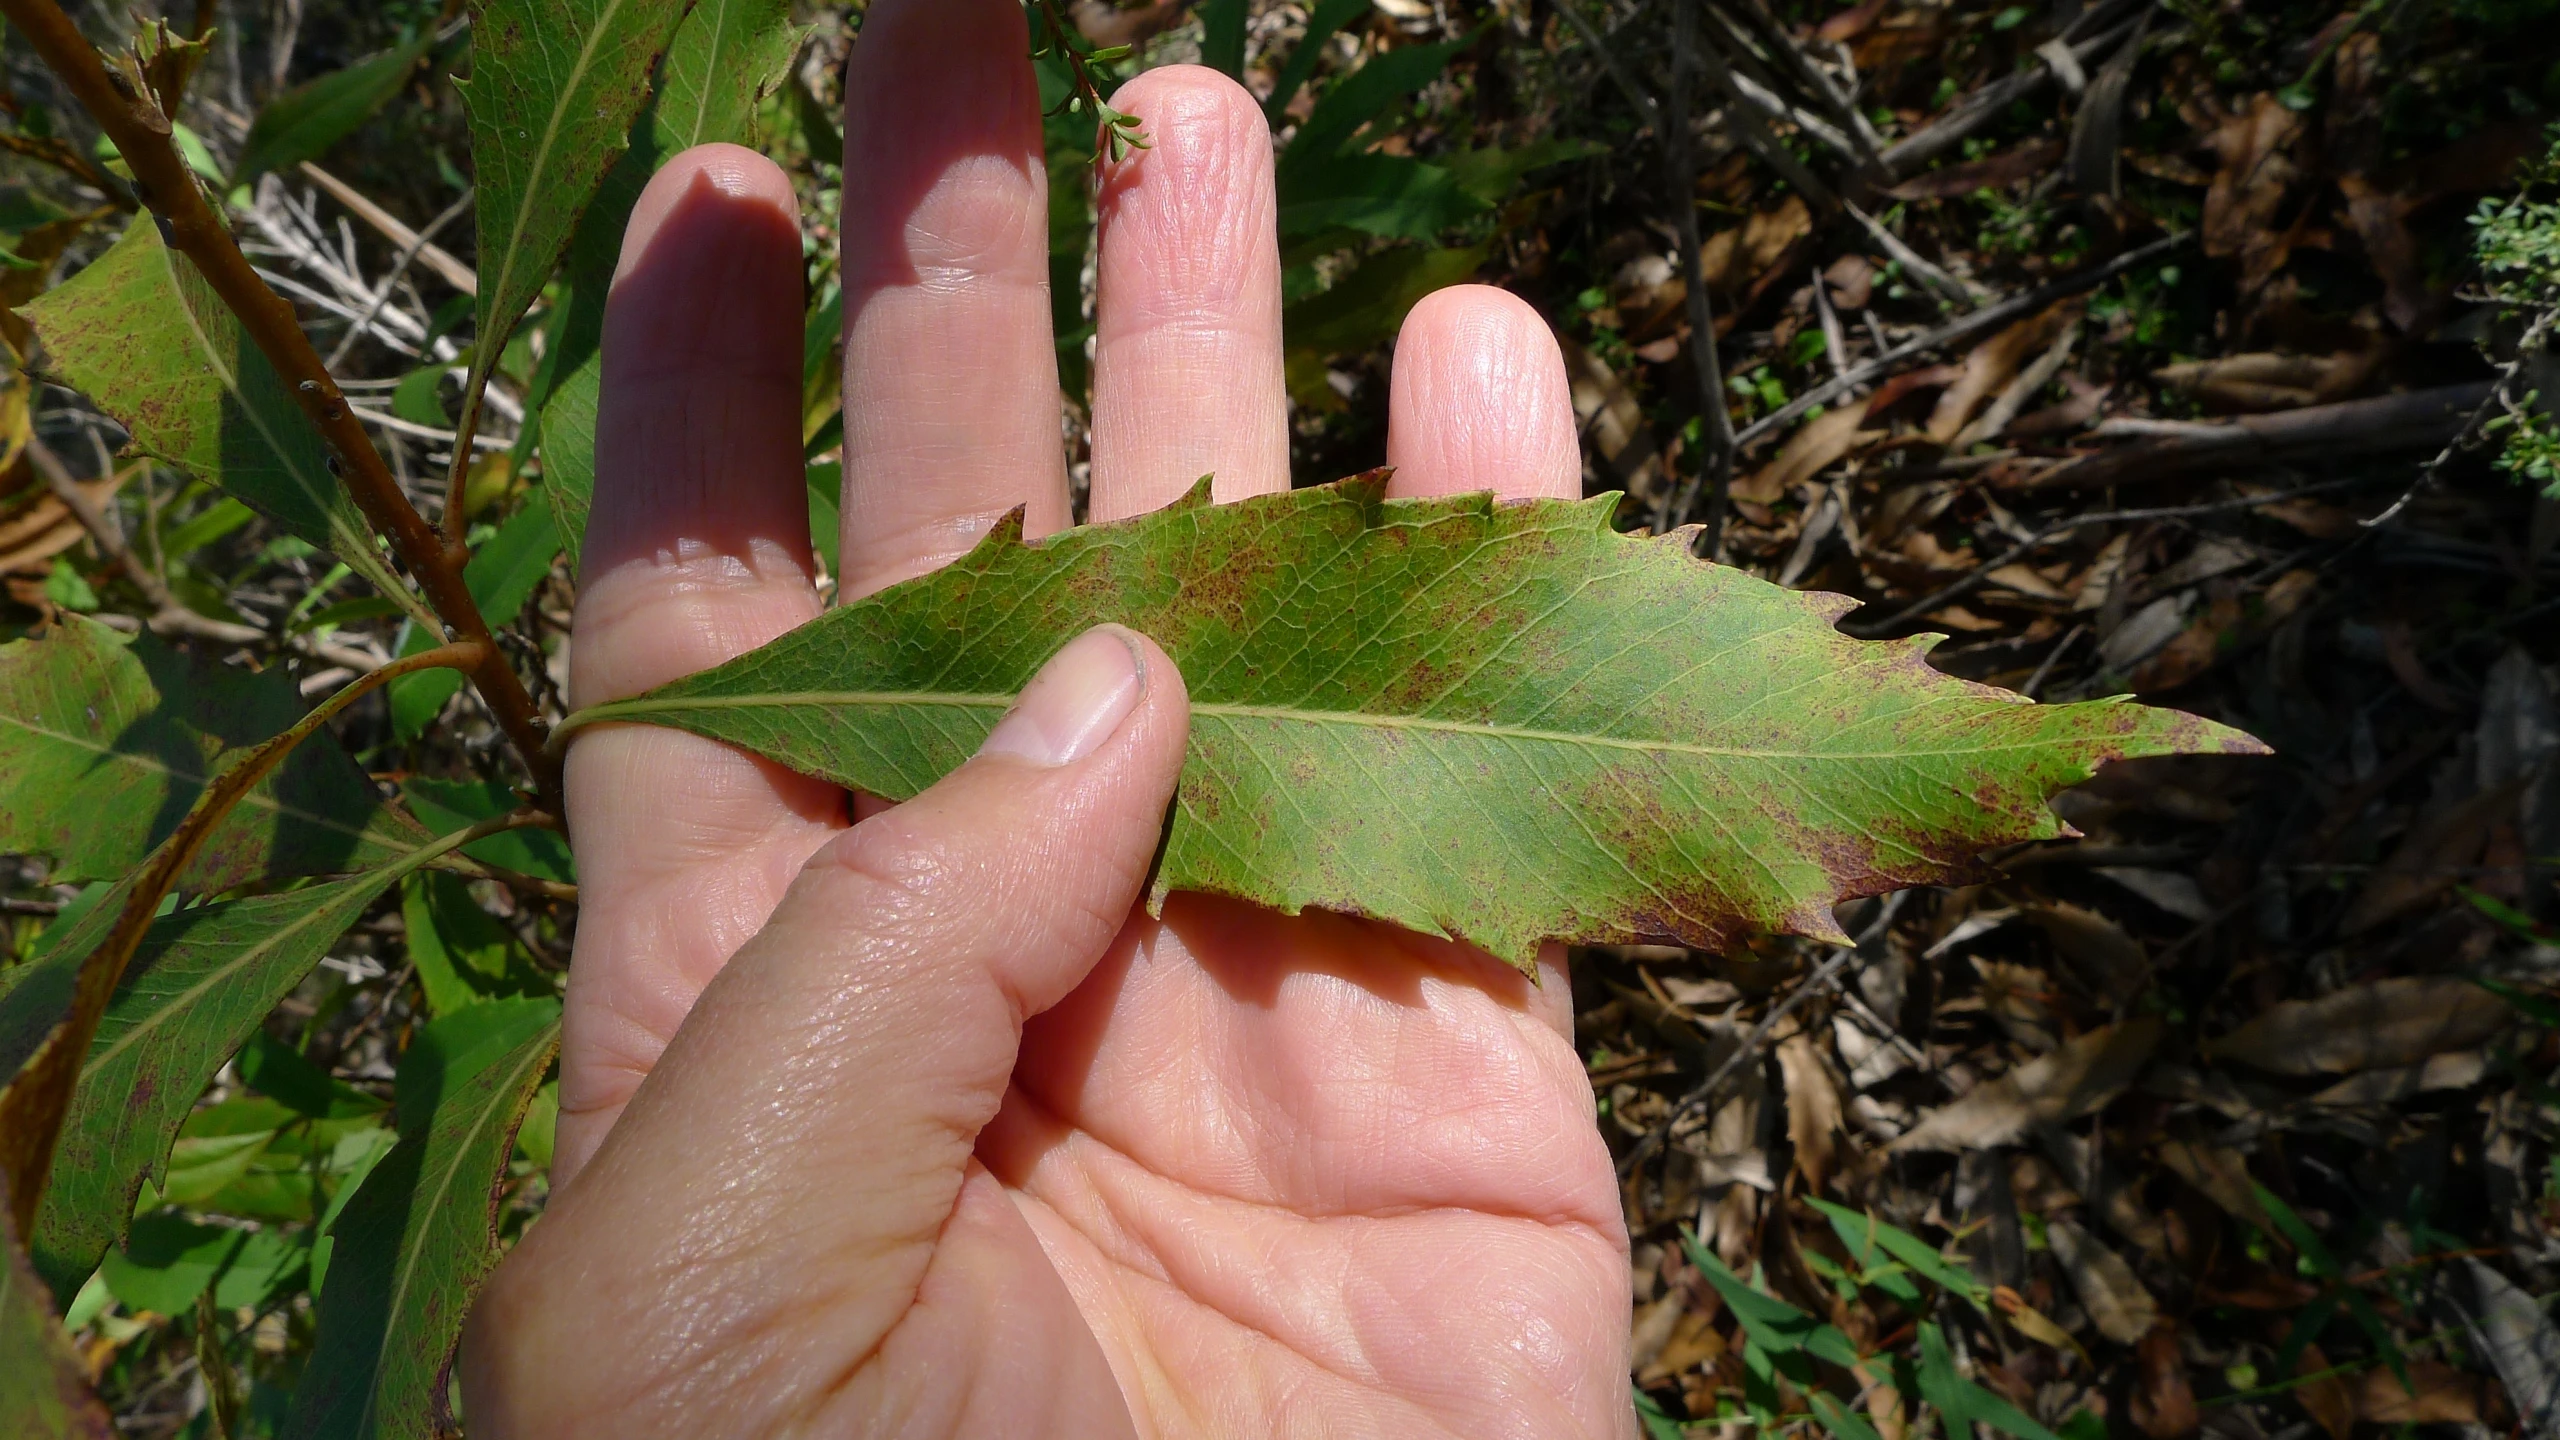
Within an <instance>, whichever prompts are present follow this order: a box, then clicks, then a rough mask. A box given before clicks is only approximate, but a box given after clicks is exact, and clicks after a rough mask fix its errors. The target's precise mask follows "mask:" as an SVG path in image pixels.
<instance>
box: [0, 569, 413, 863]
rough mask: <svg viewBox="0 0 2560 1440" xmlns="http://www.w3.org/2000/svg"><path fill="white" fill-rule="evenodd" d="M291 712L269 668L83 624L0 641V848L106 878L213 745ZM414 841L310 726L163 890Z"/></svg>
mask: <svg viewBox="0 0 2560 1440" xmlns="http://www.w3.org/2000/svg"><path fill="white" fill-rule="evenodd" d="M305 709H306V707H305V706H304V705H303V703H302V699H301V697H300V696H299V695H298V694H297V693H296V692H295V690H294V686H293V683H292V681H291V679H290V678H289V677H287V676H286V675H285V674H284V673H283V672H281V671H275V672H270V673H268V674H264V675H252V674H249V673H247V672H245V671H240V670H235V669H232V668H230V667H229V666H225V665H218V664H213V663H210V662H206V661H202V660H199V659H191V658H190V657H188V656H185V655H181V654H180V653H178V652H177V651H175V650H172V649H170V648H169V647H168V646H166V645H163V644H161V643H160V642H159V641H158V640H156V639H153V638H151V637H149V636H141V637H127V636H125V635H122V634H119V633H117V632H116V631H113V630H110V629H108V628H107V627H106V626H104V625H100V624H96V623H94V622H92V621H88V620H77V619H74V620H65V621H63V622H62V623H60V624H58V625H54V626H51V627H49V628H48V629H47V630H45V632H44V633H43V635H42V636H41V637H40V638H38V639H33V640H19V641H13V642H11V643H9V644H7V645H0V851H14V852H18V853H22V854H33V855H44V856H48V857H50V858H51V859H52V861H53V871H52V878H53V879H55V880H57V881H68V882H72V883H79V882H83V881H89V880H109V879H116V878H119V877H121V876H123V875H125V874H126V873H127V872H129V871H131V870H132V869H133V867H134V866H135V865H136V864H138V863H140V862H141V860H142V858H143V856H145V855H147V854H149V853H150V851H151V849H152V847H153V846H155V845H158V844H159V843H160V842H161V841H162V840H164V839H166V838H167V837H168V835H169V832H170V831H171V830H172V829H174V828H175V827H176V826H177V823H178V821H179V819H180V817H182V816H184V815H185V814H186V812H187V807H188V806H189V805H191V804H193V803H194V801H195V799H196V797H197V795H199V794H201V793H202V792H203V790H204V787H205V782H206V779H207V778H208V777H209V776H211V775H212V774H213V773H214V772H215V771H216V770H217V769H218V768H219V767H220V765H221V764H222V763H223V759H224V756H225V754H226V752H228V751H230V750H233V749H237V748H240V747H245V746H249V745H254V744H257V743H258V742H260V741H263V740H265V739H267V738H268V737H269V736H271V735H274V734H275V733H277V732H278V731H280V730H283V729H285V728H286V727H287V726H289V725H291V724H293V722H294V721H296V720H298V719H300V718H301V717H302V715H303V714H304V712H305ZM426 839H427V834H426V832H425V831H423V830H421V829H419V828H418V826H417V824H416V823H415V822H413V821H411V820H409V819H408V818H407V817H406V816H403V815H401V814H400V813H399V812H397V811H395V810H393V809H391V808H390V807H389V806H387V805H385V804H384V803H383V801H382V799H381V797H380V796H379V795H377V794H376V793H375V791H374V788H373V783H372V782H371V781H370V780H368V779H366V778H365V775H364V772H363V771H361V770H359V769H357V768H356V765H355V762H354V761H352V760H350V759H348V758H347V754H346V752H345V751H344V750H343V749H341V748H339V746H338V743H337V741H336V740H335V739H334V738H333V737H329V736H323V735H315V736H313V737H312V738H311V740H310V741H309V742H308V743H306V744H304V745H303V746H302V747H301V748H300V749H299V750H297V751H296V752H295V753H294V755H293V756H292V757H291V758H290V759H288V760H286V761H285V763H284V764H283V765H282V766H281V767H279V769H278V770H277V772H276V774H275V775H274V777H273V778H271V779H269V780H268V781H267V782H266V783H264V784H262V785H260V786H259V787H258V788H257V789H255V790H253V791H251V792H250V793H249V795H248V797H247V798H245V799H243V800H242V801H241V802H240V804H239V806H238V807H237V808H236V809H234V810H233V811H232V812H231V814H230V815H229V816H228V817H227V818H226V819H224V821H223V822H222V824H221V825H220V826H219V827H218V828H217V829H216V830H215V831H214V833H213V836H212V837H211V838H210V839H209V840H208V841H207V842H206V843H205V847H204V849H203V850H202V852H200V853H199V854H198V855H197V856H196V858H195V860H194V861H193V862H192V863H191V864H189V865H188V867H187V868H186V870H185V872H184V873H183V874H182V875H181V876H180V877H179V881H178V884H179V888H181V889H184V890H188V891H192V892H195V893H198V894H207V893H212V892H216V891H222V890H228V889H230V888H232V887H233V886H236V885H239V884H242V883H244V882H246V881H249V880H255V879H261V878H281V877H286V876H295V875H321V874H332V873H339V872H344V871H349V870H361V869H366V868H369V867H371V866H375V865H380V864H384V863H387V862H388V861H390V860H392V859H394V858H396V857H398V856H400V855H404V854H407V853H408V852H409V851H410V850H412V849H414V848H416V847H417V846H418V845H419V844H420V843H422V842H424V841H425V840H426Z"/></svg>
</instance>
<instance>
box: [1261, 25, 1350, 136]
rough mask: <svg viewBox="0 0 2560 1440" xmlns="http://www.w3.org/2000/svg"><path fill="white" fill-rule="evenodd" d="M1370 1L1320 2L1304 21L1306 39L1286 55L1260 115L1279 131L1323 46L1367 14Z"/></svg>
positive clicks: (1322, 53) (1310, 76) (1322, 51)
mask: <svg viewBox="0 0 2560 1440" xmlns="http://www.w3.org/2000/svg"><path fill="white" fill-rule="evenodd" d="M1370 3H1371V0H1322V3H1321V4H1319V5H1317V6H1316V7H1315V10H1314V12H1313V13H1311V14H1310V15H1308V17H1307V29H1306V34H1305V36H1304V37H1303V38H1302V39H1300V40H1299V41H1298V48H1296V49H1295V50H1292V51H1290V52H1289V59H1288V63H1286V64H1284V65H1282V66H1281V67H1280V74H1279V76H1278V77H1277V78H1276V79H1275V80H1274V81H1273V82H1272V86H1271V94H1270V95H1269V96H1268V97H1266V98H1265V99H1264V100H1263V102H1262V113H1263V114H1264V116H1265V117H1267V118H1268V119H1269V120H1270V122H1271V128H1272V129H1274V130H1277V129H1279V128H1280V127H1281V126H1282V125H1285V124H1287V123H1288V112H1289V102H1290V101H1292V100H1295V99H1297V98H1298V91H1299V90H1300V89H1302V88H1304V87H1305V85H1306V83H1307V81H1308V80H1309V79H1310V78H1312V77H1313V76H1314V75H1315V73H1316V65H1317V64H1318V62H1320V61H1322V60H1323V59H1324V51H1325V42H1327V41H1329V40H1331V39H1332V38H1333V37H1334V36H1335V35H1336V34H1338V33H1340V31H1341V29H1342V27H1343V26H1345V25H1348V24H1350V23H1351V22H1352V21H1354V20H1358V19H1361V18H1362V17H1364V16H1366V15H1367V14H1368V13H1369V7H1370Z"/></svg>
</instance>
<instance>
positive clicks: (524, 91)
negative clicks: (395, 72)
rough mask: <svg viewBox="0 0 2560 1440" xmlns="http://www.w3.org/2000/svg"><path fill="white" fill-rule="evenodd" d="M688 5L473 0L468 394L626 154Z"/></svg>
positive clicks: (468, 95)
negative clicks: (473, 249)
mask: <svg viewBox="0 0 2560 1440" xmlns="http://www.w3.org/2000/svg"><path fill="white" fill-rule="evenodd" d="M686 4H687V0H473V4H472V6H471V76H470V78H469V79H468V80H465V81H462V82H459V83H460V87H461V90H462V99H463V108H464V109H465V110H466V111H467V112H468V113H469V116H470V121H471V159H472V164H473V166H474V168H475V169H476V170H477V172H478V173H477V177H476V179H477V186H478V190H479V202H478V203H479V216H480V251H479V256H480V258H479V269H480V293H479V297H478V309H479V323H480V339H479V343H478V345H477V346H476V347H475V349H474V350H473V352H472V378H471V381H470V383H469V384H468V385H467V386H466V387H465V390H464V394H465V396H466V397H470V396H476V395H477V394H479V392H480V388H481V382H482V380H483V379H484V377H486V376H487V375H488V374H489V372H490V370H491V369H492V368H493V367H494V366H495V364H496V362H497V358H498V354H499V352H500V351H501V350H502V349H503V348H504V346H505V343H506V337H507V335H508V334H509V333H510V332H511V331H513V330H514V329H515V325H516V322H517V321H518V320H521V319H522V318H524V312H525V310H526V309H527V308H528V307H529V306H531V305H532V304H533V301H534V297H536V296H538V295H540V294H541V293H542V287H543V286H544V285H545V284H547V283H548V282H549V281H550V279H551V270H552V267H553V266H554V265H556V264H558V263H559V260H560V255H561V252H562V251H563V250H565V249H567V248H568V244H569V236H570V233H571V232H572V231H573V230H574V229H575V228H576V226H577V223H578V216H579V214H580V213H581V212H583V211H584V210H585V209H586V208H587V202H588V201H589V200H591V199H593V198H594V196H595V193H596V188H597V186H598V185H599V184H601V183H602V182H603V180H604V177H605V174H606V172H608V171H610V170H611V169H612V168H613V165H614V162H615V160H616V159H618V158H619V157H620V156H621V154H622V152H623V149H624V147H625V145H626V144H627V143H628V141H629V139H630V134H631V122H632V119H633V117H634V116H636V115H638V114H639V113H640V111H641V108H642V107H643V106H645V105H646V104H647V103H648V100H649V76H650V72H651V71H652V70H653V69H654V68H655V67H656V66H657V63H658V56H659V54H660V53H661V52H662V51H664V50H665V48H666V44H667V40H668V37H669V36H671V35H672V34H674V32H675V28H676V24H677V22H678V21H680V20H682V19H683V18H684V12H685V9H686ZM466 403H468V400H467V399H466Z"/></svg>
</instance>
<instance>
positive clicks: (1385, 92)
mask: <svg viewBox="0 0 2560 1440" xmlns="http://www.w3.org/2000/svg"><path fill="white" fill-rule="evenodd" d="M1475 38H1476V37H1475V36H1474V35H1473V34H1468V35H1463V36H1460V37H1459V38H1457V39H1455V40H1445V41H1442V42H1441V43H1439V44H1437V45H1408V46H1406V47H1404V48H1402V49H1399V50H1387V51H1382V52H1380V53H1378V54H1374V55H1372V56H1370V57H1369V59H1368V61H1367V62H1366V63H1364V64H1362V65H1361V67H1360V68H1359V69H1357V70H1354V71H1352V72H1351V73H1350V74H1348V75H1345V76H1343V77H1342V78H1341V79H1339V80H1336V81H1334V82H1333V84H1332V85H1331V86H1329V87H1327V88H1326V90H1325V92H1324V98H1322V99H1320V100H1318V101H1317V102H1316V107H1315V109H1314V110H1312V111H1310V112H1309V113H1308V115H1307V118H1306V120H1305V122H1304V123H1302V124H1301V125H1299V126H1298V133H1297V134H1296V135H1295V136H1293V137H1292V138H1291V139H1290V141H1289V148H1288V149H1286V150H1283V151H1282V152H1281V153H1280V166H1279V170H1280V176H1281V184H1282V185H1283V186H1285V185H1287V184H1288V177H1289V175H1290V173H1291V172H1292V171H1304V170H1306V169H1309V168H1311V167H1313V166H1314V165H1316V164H1318V163H1320V162H1322V161H1325V160H1328V159H1331V158H1333V156H1334V154H1335V152H1337V151H1339V150H1341V149H1342V148H1343V145H1344V143H1345V142H1347V141H1349V140H1350V139H1351V138H1352V136H1353V135H1355V134H1357V133H1358V132H1359V130H1360V128H1361V127H1362V126H1364V125H1367V124H1368V123H1369V122H1370V121H1372V120H1375V119H1377V118H1378V117H1379V116H1380V115H1382V114H1384V113H1386V111H1387V110H1388V108H1389V107H1391V106H1393V105H1395V104H1397V103H1398V102H1400V101H1404V100H1408V99H1411V98H1412V97H1413V96H1415V95H1417V94H1419V93H1420V92H1421V90H1422V88H1423V87H1424V86H1426V85H1428V84H1430V83H1431V82H1432V81H1434V80H1437V79H1439V78H1440V72H1441V71H1443V70H1446V69H1448V68H1449V62H1450V61H1451V60H1454V59H1456V58H1457V57H1458V53H1459V52H1460V51H1462V50H1465V49H1466V48H1467V47H1468V46H1470V45H1473V44H1474V43H1475ZM1292 59H1293V60H1294V59H1295V57H1292Z"/></svg>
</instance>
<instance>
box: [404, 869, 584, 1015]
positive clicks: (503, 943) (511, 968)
mask: <svg viewBox="0 0 2560 1440" xmlns="http://www.w3.org/2000/svg"><path fill="white" fill-rule="evenodd" d="M400 918H401V921H402V923H403V924H404V926H405V927H406V928H407V930H408V935H409V959H410V962H411V963H413V964H415V965H416V966H417V967H418V983H419V985H420V986H421V987H422V988H424V989H425V991H426V992H427V1008H428V1010H429V1011H430V1012H432V1013H433V1014H435V1015H437V1016H440V1017H441V1016H445V1015H450V1014H452V1013H454V1012H455V1011H457V1010H460V1009H463V1008H464V1007H466V1006H470V1005H477V1004H479V1003H481V1002H482V1001H484V1000H489V999H494V998H497V997H499V996H503V995H550V994H554V993H556V992H557V989H558V987H557V986H556V985H554V984H553V983H552V981H551V979H550V977H549V976H546V975H544V974H543V973H542V972H541V971H539V970H536V969H534V968H533V966H532V965H531V964H530V963H529V961H528V960H527V958H526V957H525V955H524V951H523V948H522V947H521V946H519V945H518V944H517V943H516V938H515V936H514V935H513V934H512V933H511V932H509V931H508V929H507V927H506V926H504V925H502V924H500V923H498V920H497V919H496V917H494V916H492V915H491V914H489V912H488V911H486V910H483V909H481V908H480V903H479V902H478V901H476V900H474V899H472V898H471V887H470V885H469V884H468V883H467V882H465V881H464V880H463V878H462V877H461V876H459V875H448V874H444V873H442V872H440V871H433V870H430V871H423V872H421V873H419V874H415V875H412V876H410V877H409V881H408V884H407V885H406V886H404V887H403V889H402V894H401V900H400Z"/></svg>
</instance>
